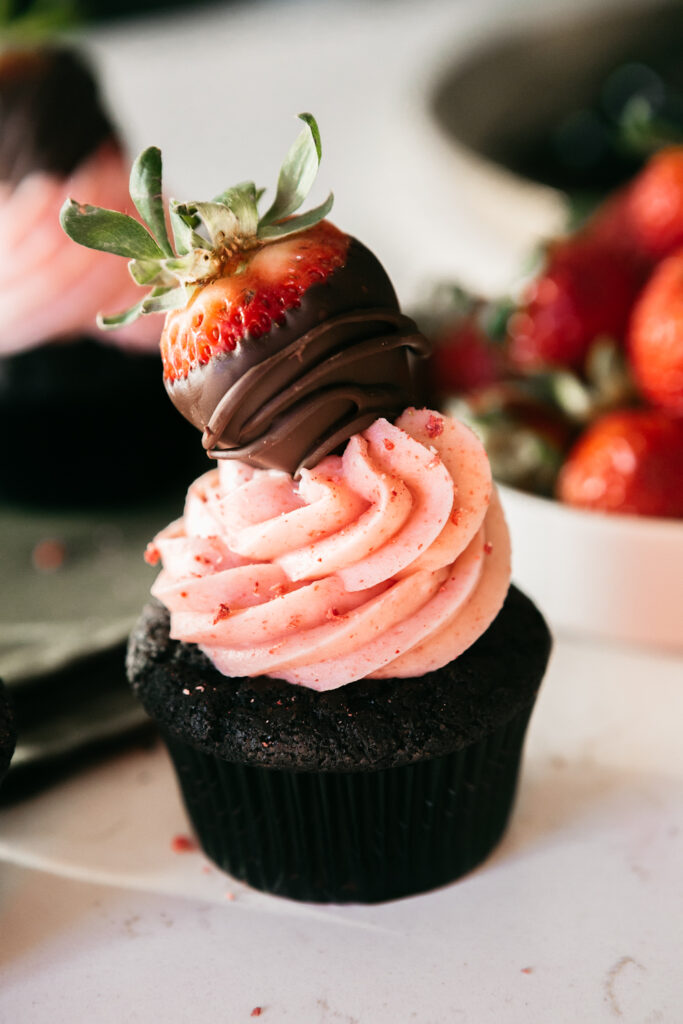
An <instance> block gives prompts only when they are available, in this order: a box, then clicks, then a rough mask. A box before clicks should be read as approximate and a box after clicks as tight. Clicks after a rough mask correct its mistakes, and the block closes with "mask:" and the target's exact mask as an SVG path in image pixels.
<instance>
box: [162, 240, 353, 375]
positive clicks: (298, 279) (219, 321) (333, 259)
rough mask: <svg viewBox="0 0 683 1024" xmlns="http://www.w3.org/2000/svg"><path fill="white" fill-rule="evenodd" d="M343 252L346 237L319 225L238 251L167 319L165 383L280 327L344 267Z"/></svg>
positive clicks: (163, 354) (165, 329)
mask: <svg viewBox="0 0 683 1024" xmlns="http://www.w3.org/2000/svg"><path fill="white" fill-rule="evenodd" d="M348 247H349V238H348V235H344V234H342V232H341V231H339V230H338V229H337V228H335V227H334V226H333V225H332V224H330V223H329V222H328V221H323V222H322V223H320V224H317V225H315V226H314V227H312V228H309V229H308V230H307V231H303V232H300V233H298V234H295V235H292V236H289V237H287V238H285V239H283V240H282V241H274V242H270V243H269V244H265V245H260V246H256V247H254V248H253V249H248V250H246V251H241V252H237V253H236V254H235V256H233V257H232V259H231V260H228V261H227V262H226V264H225V265H224V266H223V267H222V268H221V271H220V276H218V277H217V278H216V279H214V280H212V281H209V282H208V283H207V284H205V285H204V286H203V287H201V288H199V289H198V290H197V291H196V292H195V294H194V295H193V296H192V298H191V299H190V301H189V303H188V304H187V306H186V307H185V308H183V309H180V310H176V311H173V312H171V313H169V314H168V316H167V318H166V325H165V327H164V331H163V334H162V336H161V357H162V360H163V364H164V379H165V380H167V381H171V382H175V381H177V380H180V379H183V378H185V377H187V376H188V374H189V373H190V372H191V371H192V370H193V369H194V368H195V367H197V366H202V365H205V364H206V363H208V362H209V361H210V360H211V359H212V358H213V357H214V356H215V355H218V354H220V353H225V352H232V351H234V350H235V349H236V348H237V346H238V344H239V343H240V342H241V341H243V340H244V339H245V338H246V337H250V338H252V339H253V338H259V337H261V336H262V335H264V334H267V333H268V332H269V331H270V329H271V328H272V327H273V325H274V324H278V325H282V324H283V323H284V320H285V313H286V312H287V310H290V309H293V308H296V307H297V306H299V305H300V303H301V296H302V295H303V294H304V292H306V291H307V290H308V289H309V288H310V287H311V286H312V285H314V284H320V283H321V282H322V281H325V280H326V279H327V278H328V277H329V275H330V274H331V273H332V271H334V270H336V269H337V268H338V267H341V266H343V265H344V262H345V259H346V253H347V250H348Z"/></svg>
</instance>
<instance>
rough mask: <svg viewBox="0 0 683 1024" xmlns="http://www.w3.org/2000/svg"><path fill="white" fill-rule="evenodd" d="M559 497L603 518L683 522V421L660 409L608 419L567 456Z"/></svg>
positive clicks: (634, 411)
mask: <svg viewBox="0 0 683 1024" xmlns="http://www.w3.org/2000/svg"><path fill="white" fill-rule="evenodd" d="M557 496H558V497H559V498H560V500H561V501H565V502H567V503H568V504H570V505H575V506H578V507H580V508H586V509H596V510H599V511H603V512H620V513H630V514H632V515H645V516H667V517H680V516H683V421H679V420H675V419H672V418H671V417H668V416H667V415H666V413H664V412H662V411H661V410H659V409H623V410H620V411H618V412H612V413H608V414H607V415H605V416H603V417H602V418H601V419H599V420H597V421H596V422H595V423H594V424H593V425H592V426H591V427H589V428H588V430H587V431H586V432H585V433H584V434H583V436H582V437H581V438H580V439H579V441H578V442H577V443H576V445H575V446H574V448H573V449H572V450H571V452H570V453H569V456H568V458H567V461H566V462H565V464H564V466H563V467H562V470H561V471H560V476H559V479H558V484H557Z"/></svg>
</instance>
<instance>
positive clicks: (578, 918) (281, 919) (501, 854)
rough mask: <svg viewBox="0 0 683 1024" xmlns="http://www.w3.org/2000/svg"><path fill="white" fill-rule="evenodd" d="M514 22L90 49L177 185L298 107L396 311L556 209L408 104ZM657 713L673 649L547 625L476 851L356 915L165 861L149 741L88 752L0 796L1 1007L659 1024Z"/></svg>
mask: <svg viewBox="0 0 683 1024" xmlns="http://www.w3.org/2000/svg"><path fill="white" fill-rule="evenodd" d="M535 6H536V7H538V4H536V5H535ZM549 6H552V8H553V9H554V8H555V7H557V6H559V5H545V7H544V15H543V16H548V8H549ZM564 6H567V5H564ZM573 6H576V5H573ZM530 16H534V5H533V4H530V3H526V4H523V5H519V4H516V5H514V6H513V5H512V4H511V3H503V2H502V0H498V2H496V3H494V2H491V3H487V4H485V5H475V6H466V5H465V4H463V3H460V4H451V3H446V2H437V0H428V2H424V3H422V4H407V3H403V2H400V3H399V2H389V0H385V2H383V3H378V4H376V5H373V6H366V5H364V4H360V3H357V4H342V3H340V2H334V3H326V4H317V5H316V4H313V3H302V2H300V3H279V4H276V3H262V4H251V5H247V6H241V5H232V6H228V7H225V8H223V7H218V8H215V9H214V8H207V9H205V10H203V11H201V13H200V14H198V15H195V16H194V17H193V18H189V17H174V18H166V19H164V20H163V21H161V22H159V21H156V20H155V21H154V22H152V21H142V22H140V23H139V24H136V27H135V31H134V32H133V31H132V30H131V28H130V26H124V25H119V26H115V27H110V28H107V29H106V30H99V31H98V32H97V33H93V34H92V35H91V36H89V41H90V42H91V43H92V45H93V46H94V47H95V50H96V53H97V54H98V59H99V62H100V64H101V69H102V74H103V76H104V80H105V83H106V87H107V90H108V91H109V93H110V94H111V97H112V103H113V105H115V107H116V110H117V111H118V114H119V117H120V120H121V122H122V123H123V124H125V125H126V127H127V129H128V137H129V139H130V141H131V145H132V149H133V150H137V149H138V148H140V147H141V146H142V145H145V144H148V143H150V142H157V143H159V144H161V145H162V147H163V149H164V154H165V158H166V166H167V169H168V178H169V181H171V182H172V183H174V191H175V192H176V193H177V194H178V195H179V196H182V197H183V198H184V197H187V196H192V195H199V196H202V195H204V194H210V193H213V192H216V191H218V189H219V188H221V187H224V186H225V185H226V184H230V183H232V182H234V181H239V180H241V179H243V178H245V177H255V178H256V180H257V181H258V182H261V181H262V182H264V183H270V182H274V178H275V173H276V169H277V167H278V166H279V161H280V159H281V157H282V155H283V154H284V152H285V150H286V148H287V146H288V144H289V141H290V139H291V138H293V136H294V134H295V133H296V130H297V126H296V123H295V121H294V120H293V117H292V115H294V114H296V113H297V112H298V111H299V110H306V109H311V110H313V112H314V113H315V114H316V115H317V116H318V117H319V119H320V123H321V127H322V131H323V147H324V153H325V156H324V160H325V162H324V164H323V169H322V171H321V184H320V187H319V193H320V195H321V196H322V194H324V192H325V191H326V190H327V189H328V188H334V190H335V193H336V195H337V203H336V208H335V217H336V219H337V221H338V222H339V223H340V224H341V225H343V226H344V227H345V228H346V229H347V230H349V231H352V232H353V233H355V234H357V235H359V236H360V237H361V238H363V240H364V241H366V242H367V243H368V244H369V245H370V246H371V247H372V248H373V249H374V250H375V251H376V252H377V253H378V254H379V255H380V257H381V258H382V259H383V262H384V263H385V264H386V266H387V268H388V269H389V271H390V273H391V274H392V276H393V278H394V280H395V282H396V284H397V288H398V291H399V293H400V294H401V296H402V297H403V298H404V299H407V300H408V301H411V300H412V299H414V298H415V297H416V296H417V295H419V294H420V290H421V288H422V286H423V285H424V282H426V281H428V280H433V279H434V278H436V277H445V276H461V277H463V278H464V279H465V280H466V281H468V282H469V283H471V284H474V285H477V286H479V287H482V288H495V287H500V286H501V285H502V283H507V282H508V281H509V280H510V278H511V277H512V276H513V274H514V273H515V271H516V269H517V267H518V266H519V260H520V258H521V256H522V253H523V252H524V250H525V248H526V246H527V245H528V244H529V241H530V240H531V239H533V238H534V237H536V236H537V235H538V233H539V232H542V231H544V230H549V229H550V228H551V227H552V225H553V224H554V223H557V221H558V218H559V205H558V201H557V198H556V197H555V196H554V195H552V194H549V193H545V192H543V191H542V190H537V189H529V190H524V189H521V190H520V189H519V187H518V185H517V184H515V183H513V182H510V181H509V180H508V179H505V178H500V176H499V175H497V174H495V173H494V172H492V171H490V170H489V169H486V168H483V169H478V168H477V167H476V162H474V163H473V162H472V161H471V160H470V158H468V157H467V156H466V155H463V154H457V153H455V152H454V151H452V150H451V149H450V148H449V147H447V146H446V143H445V141H444V140H443V139H441V138H440V137H439V136H438V133H436V132H435V130H434V129H433V127H432V126H431V125H430V124H429V123H428V121H427V119H426V117H425V113H424V95H425V91H426V90H427V89H428V86H429V82H430V81H431V80H433V77H434V75H435V74H436V73H437V72H438V67H439V66H440V64H442V63H443V61H445V60H446V59H450V58H451V57H452V56H453V54H454V53H455V52H456V50H457V49H458V48H461V49H464V48H465V47H466V46H468V45H470V44H471V41H472V40H473V39H476V38H481V36H482V35H483V34H485V33H487V32H491V31H499V30H501V26H504V24H506V23H508V22H509V21H511V20H515V19H519V18H524V17H530ZM378 54H381V57H378ZM342 55H344V56H342ZM219 96H220V97H223V98H224V99H223V101H222V102H218V100H217V97H219ZM191 147H192V148H191ZM198 152H199V154H200V157H199V158H198ZM203 153H205V154H206V158H205V159H202V158H201V155H202V154H203ZM473 170H477V171H478V173H476V174H474V173H473ZM513 199H514V201H512V200H513ZM412 204H414V206H413V205H412ZM398 211H401V212H400V213H399V212H398ZM682 721H683V662H682V661H681V659H677V658H674V657H671V656H664V655H658V654H656V653H654V652H652V651H649V652H648V651H645V650H639V649H636V648H631V649H629V648H626V647H614V646H608V645H600V644H596V643H589V642H587V641H582V640H579V639H576V638H569V637H560V638H559V639H558V642H557V644H556V648H555V653H554V657H553V660H552V663H551V667H550V671H549V673H548V676H547V678H546V681H545V683H544V687H543V690H542V695H541V698H540V700H539V703H538V705H537V709H536V712H535V713H534V717H533V719H532V724H531V731H530V736H529V742H528V745H527V750H526V756H525V761H524V766H523V775H522V783H521V788H520V793H519V797H518V801H517V806H516V810H515V813H514V816H513V819H512V822H511V826H510V828H509V830H508V832H507V834H506V836H505V838H504V840H503V842H502V843H501V845H500V846H499V847H498V849H497V850H496V852H495V853H494V854H493V855H492V856H491V857H490V858H489V860H488V861H487V862H486V863H485V864H484V865H483V866H481V867H480V868H479V869H477V870H476V871H475V872H473V873H472V874H470V875H469V876H468V877H467V878H465V879H463V880H461V881H460V882H458V883H457V884H454V885H451V886H447V887H445V888H443V889H440V890H438V891H436V892H433V893H430V894H427V895H423V896H419V897H415V898H411V899H405V900H399V901H396V902H393V903H388V904H384V905H381V906H376V907H362V906H350V907H336V906H331V907H322V906H313V905H305V904H296V903H292V902H289V901H286V900H281V899H277V898H274V897H269V896H265V895H263V894H259V893H256V892H254V891H253V890H250V889H248V888H246V887H245V886H243V885H241V884H239V883H237V882H235V881H233V880H231V879H229V878H228V877H227V876H225V875H223V874H222V873H221V872H219V871H218V870H217V869H214V868H212V867H211V866H210V865H209V864H208V863H207V861H206V859H205V858H204V857H203V855H202V854H201V853H198V852H190V853H184V854H180V853H174V852H173V850H172V846H171V843H172V839H173V837H174V836H175V835H178V834H184V833H186V832H187V831H188V825H187V820H186V817H185V814H184V811H183V809H182V806H181V804H180V802H179V798H178V795H177V792H176V788H175V782H174V777H173V773H172V770H171V767H170V764H169V762H168V761H167V759H166V756H165V753H164V752H163V750H162V749H161V748H155V749H153V750H150V751H142V752H131V753H129V754H127V755H123V756H121V757H118V758H116V759H112V760H109V761H107V762H105V763H103V764H101V765H100V766H98V767H94V768H91V769H89V770H87V771H84V772H82V773H81V774H79V775H77V776H75V777H73V778H72V779H70V780H68V781H67V782H64V783H61V784H60V785H59V786H56V787H54V788H52V789H50V790H48V791H47V792H45V793H43V794H41V795H39V796H37V797H35V798H33V799H31V800H28V801H26V802H24V803H22V804H20V805H17V806H16V807H13V808H7V809H5V810H3V811H0V1021H1V1022H3V1024H4V1022H5V1021H8V1022H10V1021H11V1022H15V1021H16V1022H21V1024H24V1022H30V1024H33V1022H36V1024H42V1022H45V1024H47V1022H50V1024H62V1022H64V1024H67V1022H69V1024H71V1022H79V1021H88V1022H90V1021H98V1022H99V1021H102V1022H108V1021H112V1022H114V1021H116V1022H117V1024H118V1022H120V1021H130V1022H136V1021H140V1022H147V1021H163V1022H165V1024H175V1022H185V1021H195V1020H206V1021H221V1022H226V1024H233V1022H239V1021H242V1020H244V1021H247V1020H251V1019H252V1011H253V1010H254V1009H255V1008H256V1007H260V1008H261V1014H260V1016H259V1019H262V1020H263V1021H264V1024H277V1022H296V1024H318V1022H320V1024H385V1022H386V1024H389V1022H391V1024H395V1022H399V1024H401V1022H412V1021H415V1022H418V1024H441V1022H451V1021H453V1022H467V1024H564V1022H567V1024H570V1022H571V1024H574V1022H576V1021H582V1022H589V1024H592V1022H603V1021H605V1022H611V1021H615V1022H621V1024H659V1022H664V1024H676V1022H678V1021H680V1020H681V1019H683V1018H682V1016H681V1015H682V1012H683V1011H681V1006H682V1005H683V971H682V970H681V948H682V945H683V870H682V867H681V865H682V863H683V858H682V854H683V745H682V744H681V742H680V726H681V722H682Z"/></svg>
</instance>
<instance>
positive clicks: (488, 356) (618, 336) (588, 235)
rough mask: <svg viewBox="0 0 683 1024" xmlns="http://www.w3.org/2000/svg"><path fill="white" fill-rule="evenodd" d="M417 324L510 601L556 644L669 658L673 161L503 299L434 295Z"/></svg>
mask: <svg viewBox="0 0 683 1024" xmlns="http://www.w3.org/2000/svg"><path fill="white" fill-rule="evenodd" d="M423 322H424V326H425V329H426V330H427V331H428V332H429V333H430V334H431V335H432V337H433V339H434V342H435V348H434V355H433V357H432V361H431V382H432V388H433V390H434V391H435V392H436V393H437V395H438V401H439V402H440V403H441V405H442V407H444V409H445V410H446V411H448V412H450V413H454V414H457V415H460V416H461V417H463V418H465V419H466V420H467V421H469V422H470V424H471V425H472V427H473V428H474V429H475V430H476V431H477V432H478V433H479V434H480V436H481V437H482V439H483V441H484V443H485V445H486V447H487V450H488V452H489V457H490V459H491V464H492V467H493V471H494V475H495V476H496V478H497V479H498V481H499V483H500V484H501V495H502V498H503V503H504V505H505V508H506V511H507V515H508V520H509V523H510V526H511V529H512V532H513V536H514V540H515V544H514V550H515V564H514V566H513V569H514V575H515V577H516V579H517V580H518V582H519V583H520V585H521V586H522V587H523V588H524V589H525V590H527V591H528V592H529V593H530V594H531V595H532V597H534V598H535V599H536V600H537V601H538V602H539V604H541V606H542V607H543V608H544V609H545V610H546V611H547V613H548V615H549V617H550V619H551V620H552V621H553V622H554V624H555V626H556V627H558V628H560V629H563V628H564V629H567V630H570V631H573V632H580V633H584V634H590V635H593V636H598V637H602V638H606V639H613V640H618V641H634V642H637V643H645V644H654V645H656V646H659V647H664V648H669V649H673V650H683V146H679V145H673V146H667V147H665V148H662V149H659V150H657V151H656V152H654V154H653V155H652V156H651V157H650V159H649V160H648V161H647V162H646V163H645V165H644V167H643V168H642V170H640V171H639V173H638V174H637V175H636V176H635V177H634V178H632V179H631V180H630V181H628V182H626V183H625V184H623V185H621V186H620V187H619V188H618V190H616V191H615V192H613V193H612V194H611V195H609V196H608V197H607V198H606V199H604V200H603V201H602V202H601V203H600V204H599V205H598V206H597V207H596V208H594V210H593V212H592V213H591V214H590V215H589V216H588V217H587V218H586V219H584V221H583V222H582V223H581V224H580V225H579V226H578V227H575V228H574V229H573V230H572V231H570V232H568V233H567V234H566V235H565V236H563V237H559V238H555V239H552V240H551V241H549V242H548V243H547V244H546V245H545V246H544V247H543V249H542V252H541V253H540V254H539V257H538V259H537V260H536V262H535V266H534V269H533V271H532V272H531V273H529V274H528V275H527V277H526V278H525V280H524V282H523V283H522V284H521V285H520V287H519V288H518V290H517V291H516V293H515V294H514V295H513V296H512V297H509V296H508V297H505V298H504V299H501V300H498V301H491V300H483V299H480V298H477V297H472V296H470V295H466V294H465V293H463V291H462V290H461V289H459V288H457V287H452V286H442V287H441V288H440V289H439V290H438V291H437V293H436V294H435V295H434V296H433V298H432V300H431V301H430V303H429V306H428V314H427V315H426V316H425V317H424V318H423Z"/></svg>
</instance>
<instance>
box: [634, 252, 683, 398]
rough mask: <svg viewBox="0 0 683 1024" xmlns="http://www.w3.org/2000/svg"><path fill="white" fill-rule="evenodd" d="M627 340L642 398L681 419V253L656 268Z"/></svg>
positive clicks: (682, 257)
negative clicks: (643, 396) (644, 397)
mask: <svg viewBox="0 0 683 1024" xmlns="http://www.w3.org/2000/svg"><path fill="white" fill-rule="evenodd" d="M628 340H629V344H628V350H629V356H630V359H631V366H632V370H633V375H634V377H635V379H636V382H637V384H638V385H639V387H640V389H641V391H642V392H643V394H644V395H645V396H646V397H647V398H648V399H649V400H650V401H651V402H653V403H654V404H655V405H660V406H662V407H663V408H664V409H667V410H668V411H669V412H670V413H673V414H674V415H677V416H683V249H682V250H680V251H679V252H677V253H675V254H674V255H673V256H669V258H668V259H666V260H664V261H663V262H662V263H661V264H660V265H659V266H658V267H656V269H655V271H654V273H653V275H652V277H651V278H650V280H649V281H648V283H647V285H646V286H645V288H644V289H643V291H642V293H641V295H640V297H639V299H638V302H637V303H636V306H635V308H634V310H633V316H632V318H631V324H630V329H629V339H628Z"/></svg>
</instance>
